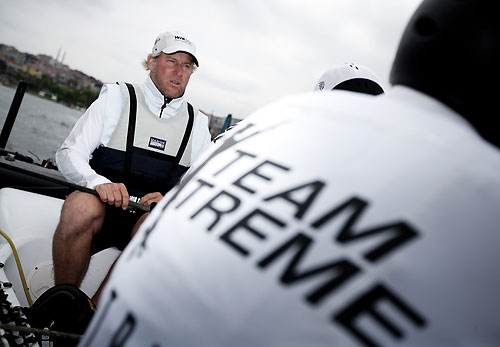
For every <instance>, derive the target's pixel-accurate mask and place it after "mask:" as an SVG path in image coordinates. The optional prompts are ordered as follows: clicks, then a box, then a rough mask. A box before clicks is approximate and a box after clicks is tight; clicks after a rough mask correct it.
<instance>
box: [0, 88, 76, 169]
mask: <svg viewBox="0 0 500 347" xmlns="http://www.w3.org/2000/svg"><path fill="white" fill-rule="evenodd" d="M15 93H16V90H15V88H9V87H5V86H3V85H0V128H1V127H3V124H4V122H5V118H6V117H7V113H8V112H9V108H10V105H11V103H12V99H13V98H14V94H15ZM82 113H83V112H82V111H77V110H73V109H71V108H69V107H66V106H63V105H61V104H58V103H56V102H53V101H49V100H46V99H43V98H41V97H37V96H33V95H31V94H28V93H26V94H25V95H24V98H23V102H22V104H21V107H20V109H19V113H18V115H17V119H16V121H15V123H14V127H13V129H12V132H11V134H10V137H9V141H8V142H7V147H6V149H7V150H9V151H16V152H19V153H21V154H24V155H29V156H31V157H33V159H35V161H41V160H43V159H48V158H54V155H55V152H56V150H57V149H58V148H59V147H60V146H61V144H62V142H63V141H64V139H65V138H66V136H67V135H68V134H69V132H70V131H71V128H73V125H74V124H75V122H76V121H77V120H78V118H79V117H80V116H81V115H82ZM35 155H36V156H35ZM37 157H38V158H37Z"/></svg>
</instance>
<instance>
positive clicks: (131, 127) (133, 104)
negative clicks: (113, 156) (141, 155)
mask: <svg viewBox="0 0 500 347" xmlns="http://www.w3.org/2000/svg"><path fill="white" fill-rule="evenodd" d="M125 85H126V86H127V89H128V94H129V95H130V112H129V115H128V133H127V148H126V150H125V167H124V168H123V174H124V178H125V185H127V183H129V179H130V167H131V165H132V149H133V147H134V137H135V120H136V116H137V97H136V95H135V90H134V87H133V86H132V85H131V84H130V83H125Z"/></svg>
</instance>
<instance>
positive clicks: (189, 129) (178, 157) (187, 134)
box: [167, 102, 194, 183]
mask: <svg viewBox="0 0 500 347" xmlns="http://www.w3.org/2000/svg"><path fill="white" fill-rule="evenodd" d="M187 107H188V114H189V119H188V122H187V125H186V130H185V131H184V137H183V138H182V142H181V145H180V147H179V150H178V151H177V155H176V156H175V160H174V162H173V163H172V167H171V168H170V172H169V173H168V177H167V183H170V181H171V180H172V176H173V175H174V172H175V171H176V169H177V166H179V162H180V161H181V158H182V155H183V154H184V151H185V150H186V146H187V144H188V141H189V137H190V136H191V132H192V130H193V123H194V110H193V105H191V104H190V103H189V102H188V103H187Z"/></svg>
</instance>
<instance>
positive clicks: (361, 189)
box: [80, 0, 500, 347]
mask: <svg viewBox="0 0 500 347" xmlns="http://www.w3.org/2000/svg"><path fill="white" fill-rule="evenodd" d="M496 13H497V11H496V2H494V1H487V0H479V1H478V0H461V1H457V0H424V1H423V2H422V3H421V5H420V6H419V7H418V8H417V10H416V11H415V13H414V15H413V16H412V18H411V19H410V21H409V23H408V25H407V27H406V29H405V31H404V34H403V36H402V39H401V41H400V44H399V48H398V51H397V54H396V56H395V59H394V63H393V66H392V71H391V77H390V81H391V84H392V85H393V88H391V90H390V92H389V91H388V92H387V94H386V95H384V96H383V97H373V96H370V95H364V94H361V93H307V94H304V95H299V96H296V95H294V96H292V97H287V98H284V99H282V100H280V101H277V102H275V103H272V104H270V105H268V106H266V107H264V108H262V109H260V110H259V111H257V112H255V113H254V114H253V115H251V116H249V117H248V118H246V119H244V120H243V121H242V122H241V123H240V124H239V126H238V129H237V131H234V132H233V133H232V134H231V136H229V137H228V138H226V139H225V140H224V141H223V142H221V143H220V145H216V146H214V147H213V148H212V149H211V150H210V151H208V153H206V155H205V156H204V158H203V160H200V161H198V162H197V163H196V164H195V165H194V166H193V167H192V168H191V169H190V172H189V173H188V174H187V175H186V176H185V177H184V179H183V181H182V183H181V184H180V185H178V186H177V187H176V188H175V189H174V190H172V191H171V192H169V194H168V195H167V196H165V198H164V199H163V200H162V201H161V202H160V203H159V204H158V206H157V207H156V208H155V210H154V211H153V212H152V214H151V216H150V218H148V219H147V220H146V222H145V223H144V224H143V225H142V226H141V228H140V230H139V232H138V234H137V235H136V237H134V240H133V241H132V242H131V244H130V245H129V246H128V247H127V249H126V250H125V252H124V254H123V256H122V257H121V258H120V261H119V262H118V264H117V267H116V269H115V271H114V272H113V275H112V277H111V279H110V282H109V283H108V285H107V286H106V288H105V290H104V292H103V294H102V301H101V305H100V307H99V309H98V310H97V312H96V315H95V316H94V318H93V320H92V322H91V324H90V326H89V327H88V329H87V331H86V333H85V335H84V338H83V340H82V341H81V344H80V346H91V345H110V344H115V343H116V344H123V345H130V346H132V345H138V344H141V345H145V346H153V345H155V346H169V345H172V346H234V345H238V346H329V347H330V346H358V347H359V346H361V347H363V346H405V347H408V346H411V347H417V346H418V347H420V346H498V341H500V329H499V319H498V312H499V311H500V299H499V296H498V293H499V292H500V276H499V270H498V264H499V263H500V253H499V252H498V249H499V246H500V233H499V225H500V214H499V213H498V212H499V210H500V175H499V172H500V135H499V134H498V131H497V128H496V119H495V116H496V113H495V112H494V111H492V110H495V109H496V108H495V107H496V102H497V100H496V96H497V95H498V94H499V93H500V90H499V89H500V87H499V86H498V84H494V83H490V82H491V81H496V80H497V79H498V78H499V77H500V76H499V75H500V67H499V64H498V61H500V22H499V21H497V20H496ZM478 66H479V67H482V68H484V69H487V71H482V72H481V73H478ZM318 157H320V158H321V159H322V160H318ZM178 230H182V232H177V231H178ZM144 269H148V271H147V272H146V271H145V270H144ZM131 282H134V283H141V285H140V286H131V285H130V283H131Z"/></svg>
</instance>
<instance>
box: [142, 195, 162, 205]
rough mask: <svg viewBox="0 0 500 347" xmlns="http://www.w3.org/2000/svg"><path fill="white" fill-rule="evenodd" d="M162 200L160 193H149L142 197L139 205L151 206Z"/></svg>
mask: <svg viewBox="0 0 500 347" xmlns="http://www.w3.org/2000/svg"><path fill="white" fill-rule="evenodd" d="M162 198H163V195H161V193H158V192H155V193H149V194H146V195H144V196H143V197H142V198H141V200H139V204H143V205H146V206H151V204H152V203H153V202H156V203H157V202H159V201H160V200H161V199H162Z"/></svg>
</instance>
